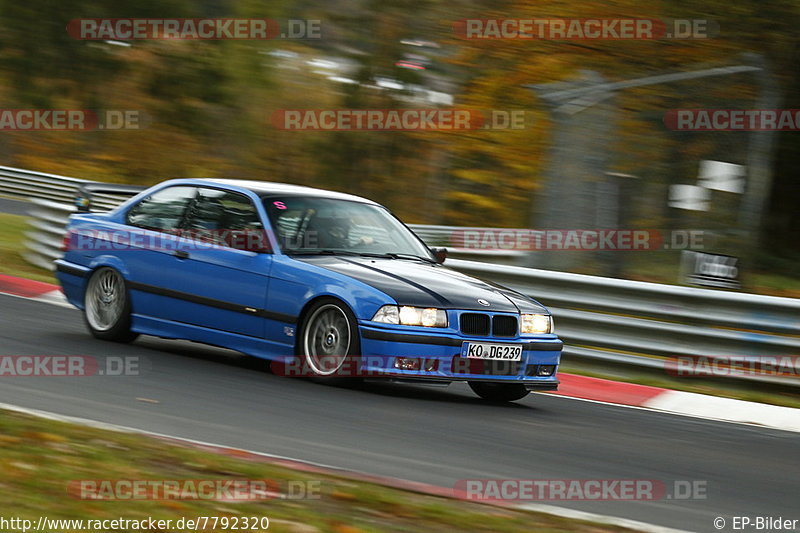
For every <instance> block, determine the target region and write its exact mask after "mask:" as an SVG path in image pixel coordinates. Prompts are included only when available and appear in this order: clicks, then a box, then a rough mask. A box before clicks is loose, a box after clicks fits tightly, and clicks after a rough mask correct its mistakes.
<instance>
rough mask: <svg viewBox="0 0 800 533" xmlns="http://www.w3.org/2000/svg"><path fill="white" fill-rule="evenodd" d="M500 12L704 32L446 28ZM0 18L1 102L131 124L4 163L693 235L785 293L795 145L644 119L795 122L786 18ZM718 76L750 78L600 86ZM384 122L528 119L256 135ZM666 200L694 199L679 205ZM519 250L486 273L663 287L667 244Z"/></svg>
mask: <svg viewBox="0 0 800 533" xmlns="http://www.w3.org/2000/svg"><path fill="white" fill-rule="evenodd" d="M82 17H93V18H101V17H104V18H105V17H108V18H114V17H154V18H165V17H192V18H200V17H203V18H205V17H254V18H256V17H257V18H265V17H266V18H273V19H276V20H279V21H284V22H285V21H286V20H288V19H299V20H308V19H311V20H319V21H320V30H321V38H309V39H275V40H267V41H251V40H243V41H236V40H227V41H193V40H157V41H135V40H134V41H127V42H120V41H82V40H76V39H73V38H71V37H70V36H69V35H68V33H67V31H66V25H67V23H68V22H69V21H70V20H72V19H75V18H82ZM505 17H513V18H548V17H550V18H583V19H586V18H606V19H607V18H615V17H621V18H632V17H642V18H645V17H646V18H655V19H705V20H710V21H713V22H714V28H718V30H716V31H715V34H714V35H712V36H711V37H710V38H705V39H684V40H617V41H613V40H584V41H547V40H466V39H462V38H459V36H458V35H456V34H454V32H453V24H454V22H456V21H457V20H459V19H469V18H481V19H488V18H505ZM0 24H1V25H2V31H1V32H0V94H1V95H2V102H3V104H2V108H4V109H32V108H45V109H135V110H140V111H142V112H144V113H145V114H146V115H147V116H148V117H149V119H148V125H147V127H146V128H143V129H141V130H138V131H132V130H122V131H107V130H106V131H101V130H96V131H85V132H64V131H42V132H33V131H27V132H25V131H23V132H13V131H3V132H0V163H2V165H5V166H11V167H18V168H22V169H30V170H36V171H43V172H52V173H56V174H62V175H65V176H73V177H77V178H83V179H90V180H97V181H106V182H115V183H130V184H141V185H149V184H153V183H156V182H158V181H162V180H164V179H167V178H173V177H240V178H249V179H260V180H270V181H281V182H289V183H297V184H303V185H310V186H315V187H323V188H331V189H335V190H340V191H346V192H351V193H356V194H359V195H362V196H366V197H369V198H372V199H375V200H377V201H379V202H381V203H383V204H385V205H387V206H388V207H389V208H391V209H392V210H393V211H394V212H395V213H397V214H398V215H399V216H400V217H401V218H402V219H403V220H404V221H406V222H408V223H415V224H430V225H446V226H481V227H505V228H540V229H550V228H558V229H587V228H644V229H655V230H661V231H671V230H684V229H685V230H702V231H704V232H706V238H705V239H704V248H705V251H709V252H714V253H721V254H730V255H735V256H737V257H739V258H741V259H742V263H741V277H742V282H743V287H744V288H745V289H746V290H749V291H752V292H762V293H768V294H778V295H785V296H799V295H800V279H798V278H799V276H798V269H797V268H796V265H797V261H798V258H800V239H797V237H796V231H797V229H798V228H800V210H798V209H797V207H796V206H797V205H798V200H800V187H798V186H797V185H795V179H796V178H795V172H796V169H797V168H798V166H800V133H798V132H780V133H748V132H685V131H672V130H670V129H669V128H668V127H667V126H665V123H664V115H665V113H666V112H667V111H669V110H672V109H699V108H722V109H753V108H769V109H774V108H796V107H800V106H798V105H797V103H796V102H797V101H798V96H800V68H799V67H800V55H799V53H798V52H799V49H798V41H799V40H800V33H798V32H797V28H798V27H800V4H798V3H797V2H793V1H764V0H741V1H738V2H736V3H734V4H731V3H730V2H727V1H721V0H685V1H676V0H662V1H658V0H657V1H653V2H649V3H648V4H647V5H646V6H644V5H642V4H641V3H640V2H636V1H634V0H618V1H606V2H598V1H588V0H584V1H570V2H565V1H558V0H554V1H537V2H526V1H495V0H491V1H478V2H475V1H471V2H466V1H461V0H455V1H454V0H448V1H446V2H445V1H440V0H414V1H411V0H380V1H375V0H297V1H290V0H278V1H271V2H260V1H256V0H218V1H213V0H202V1H196V2H191V1H188V0H187V1H183V0H137V1H136V2H133V1H131V0H105V1H99V0H58V1H56V0H28V1H26V2H17V1H10V0H2V1H0ZM721 67H752V68H749V69H748V68H742V69H740V70H739V71H736V72H731V73H726V74H717V75H708V76H700V75H698V76H686V77H683V78H681V77H676V78H674V79H672V78H669V79H667V81H663V82H658V83H642V84H637V83H630V84H627V85H626V86H624V87H622V86H620V85H619V82H623V85H624V82H626V81H630V80H641V79H643V78H648V77H650V76H659V75H672V74H679V73H690V72H705V71H710V70H711V69H718V68H721ZM608 84H618V85H615V86H609V85H608ZM575 88H589V92H588V93H586V94H588V95H589V97H588V98H584V100H582V101H581V102H580V105H578V107H577V108H575V105H574V104H575V102H574V101H571V100H570V99H564V98H563V94H562V95H559V91H564V90H569V89H575ZM586 94H584V96H586ZM587 101H588V103H587ZM570 106H572V107H570ZM404 107H414V108H437V107H438V108H449V107H457V108H461V109H463V108H467V109H476V110H491V109H497V110H524V111H525V112H526V113H527V114H528V116H529V117H531V120H529V121H528V122H527V127H526V128H524V129H518V130H497V131H487V130H475V131H455V132H445V131H439V132H431V131H417V132H400V131H377V132H352V131H342V132H314V131H284V130H279V129H276V128H274V127H273V126H272V125H271V123H270V117H271V116H272V113H273V112H275V111H277V110H282V109H343V108H354V109H394V108H404ZM708 161H718V162H724V163H729V164H733V165H740V166H741V167H732V168H744V169H746V170H744V171H743V172H744V175H743V176H742V177H741V180H740V181H741V183H739V184H736V185H734V186H731V187H728V188H727V189H726V188H725V187H717V188H713V187H706V188H703V187H700V188H698V187H697V185H698V183H699V182H700V181H702V180H703V179H704V175H703V168H704V165H706V164H707V163H704V162H708ZM734 174H735V173H734ZM705 178H708V176H705ZM675 185H690V186H694V188H693V189H692V191H694V192H691V191H689V192H686V191H687V190H683V191H684V193H686V194H689V196H684V197H679V196H680V194H683V193H681V189H676V188H675V187H674V186H675ZM700 189H702V190H700ZM721 189H722V190H721ZM695 193H697V194H701V193H702V195H704V196H702V197H694V196H692V195H693V194H695ZM435 244H437V243H435ZM441 244H450V243H448V242H447V238H446V237H442V242H441ZM523 255H524V256H514V255H511V256H509V257H506V258H502V260H503V261H505V262H512V263H515V264H520V265H526V266H539V267H544V268H551V269H557V270H562V271H569V272H578V273H586V274H600V275H610V276H614V277H621V278H627V279H639V280H647V281H657V282H665V283H676V282H679V281H680V279H679V274H678V273H679V263H680V251H677V250H669V251H666V250H664V251H654V252H651V253H650V252H648V253H642V252H605V253H603V252H592V253H590V252H572V251H568V252H564V251H561V252H559V251H547V252H532V253H526V254H523Z"/></svg>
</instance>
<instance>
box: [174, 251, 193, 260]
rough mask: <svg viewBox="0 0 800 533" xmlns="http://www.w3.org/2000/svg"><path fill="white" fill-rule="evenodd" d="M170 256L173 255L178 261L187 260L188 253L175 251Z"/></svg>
mask: <svg viewBox="0 0 800 533" xmlns="http://www.w3.org/2000/svg"><path fill="white" fill-rule="evenodd" d="M172 255H174V256H175V257H177V258H178V259H188V258H189V252H187V251H186V250H175V251H174V252H172Z"/></svg>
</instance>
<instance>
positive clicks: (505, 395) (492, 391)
mask: <svg viewBox="0 0 800 533" xmlns="http://www.w3.org/2000/svg"><path fill="white" fill-rule="evenodd" d="M469 387H470V388H471V389H472V390H473V392H474V393H475V394H477V395H478V396H480V397H481V398H483V399H484V400H488V401H490V402H513V401H515V400H521V399H522V398H524V397H525V396H527V395H528V394H529V393H530V391H529V390H528V389H526V388H525V385H521V384H519V383H483V382H481V381H470V382H469Z"/></svg>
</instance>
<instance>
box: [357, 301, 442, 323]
mask: <svg viewBox="0 0 800 533" xmlns="http://www.w3.org/2000/svg"><path fill="white" fill-rule="evenodd" d="M372 320H374V321H375V322H385V323H387V324H402V325H404V326H425V327H428V328H446V327H447V313H446V312H445V311H444V310H443V309H435V308H433V307H410V306H407V305H404V306H403V307H400V308H398V307H397V306H396V305H384V306H383V307H381V308H380V309H378V312H377V313H375V316H373V317H372Z"/></svg>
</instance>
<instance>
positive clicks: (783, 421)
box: [0, 274, 800, 432]
mask: <svg viewBox="0 0 800 533" xmlns="http://www.w3.org/2000/svg"><path fill="white" fill-rule="evenodd" d="M0 294H10V295H12V296H17V297H20V298H26V299H30V300H37V301H40V302H45V303H49V304H55V305H62V306H69V304H68V303H67V301H66V299H65V298H64V295H63V293H62V292H61V289H60V288H59V287H58V285H53V284H51V283H44V282H41V281H33V280H29V279H24V278H18V277H14V276H8V275H6V274H0ZM559 380H560V381H561V385H559V388H558V389H559V390H558V391H557V392H554V393H545V394H555V395H558V396H564V397H567V398H575V399H580V400H588V401H594V402H601V403H607V404H613V405H622V406H628V407H637V408H642V409H652V410H656V411H662V412H666V413H672V414H676V415H683V416H691V417H696V418H704V419H709V420H719V421H723V422H735V423H740V424H752V425H757V426H763V427H769V428H774V429H781V430H785V431H797V432H800V409H795V408H792V407H780V406H777V405H768V404H763V403H758V402H747V401H744V400H734V399H731V398H720V397H718V396H710V395H707V394H696V393H692V392H683V391H676V390H670V389H662V388H659V387H650V386H647V385H636V384H634V383H624V382H619V381H612V380H608V379H599V378H590V377H586V376H577V375H573V374H564V373H559Z"/></svg>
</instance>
